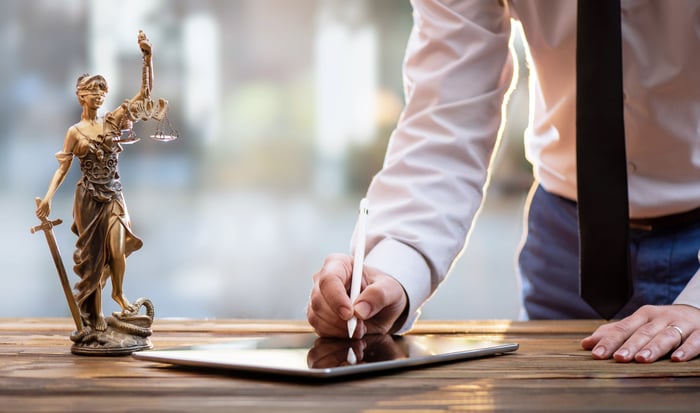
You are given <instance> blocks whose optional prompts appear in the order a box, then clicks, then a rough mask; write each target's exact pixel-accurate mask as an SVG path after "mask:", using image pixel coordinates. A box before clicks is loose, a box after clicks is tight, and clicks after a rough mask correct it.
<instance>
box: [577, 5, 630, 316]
mask: <svg viewBox="0 0 700 413" xmlns="http://www.w3.org/2000/svg"><path fill="white" fill-rule="evenodd" d="M576 36H577V41H576V162H577V168H576V169H577V180H578V185H577V186H578V220H579V237H580V238H579V253H580V255H579V259H580V294H581V297H582V298H583V299H584V300H585V301H586V302H587V303H589V304H590V305H591V307H593V308H594V309H595V310H596V311H597V312H598V313H599V314H600V315H601V316H602V317H603V318H605V319H610V318H612V317H613V316H614V315H615V314H616V313H617V312H618V311H619V310H620V309H621V308H622V307H623V306H624V305H625V303H626V302H627V301H628V299H629V297H630V296H631V293H632V283H631V280H630V277H629V244H628V228H629V205H628V199H627V170H626V168H627V161H626V157H625V140H624V137H625V126H624V118H623V106H622V105H623V103H622V96H623V95H622V35H621V32H620V2H619V1H614V0H600V1H596V0H579V1H578V31H577V35H576Z"/></svg>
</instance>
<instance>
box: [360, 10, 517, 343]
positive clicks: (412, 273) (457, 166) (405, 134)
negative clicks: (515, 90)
mask: <svg viewBox="0 0 700 413" xmlns="http://www.w3.org/2000/svg"><path fill="white" fill-rule="evenodd" d="M443 3H444V2H440V1H432V0H431V1H427V0H426V1H422V0H415V1H413V2H412V4H413V9H414V15H413V17H414V26H413V30H412V32H411V35H410V37H409V41H408V45H407V49H406V55H405V59H404V89H405V99H406V103H405V107H404V110H403V112H402V114H401V117H400V120H399V123H398V125H397V127H396V129H395V130H394V132H393V133H392V136H391V138H390V140H389V146H388V148H387V153H386V157H385V160H384V166H383V168H382V170H381V171H380V172H379V173H378V174H377V175H376V176H375V177H374V179H373V180H372V183H371V184H370V187H369V190H368V198H369V205H370V214H369V218H368V233H367V259H366V264H367V265H368V266H372V267H375V268H377V269H379V270H381V271H383V272H384V273H386V274H389V275H391V276H393V277H395V278H396V279H397V280H398V281H399V282H400V283H401V284H402V285H403V287H404V289H405V291H406V293H407V295H408V299H409V310H408V311H409V313H408V318H407V322H406V323H405V324H404V326H403V328H402V330H401V331H402V332H405V331H407V330H409V329H410V328H411V327H412V325H413V322H414V321H415V320H416V319H417V318H418V317H419V315H420V308H421V306H422V305H423V303H424V302H425V301H426V300H427V299H428V298H429V297H430V296H431V295H432V294H433V293H434V292H435V290H436V288H437V287H438V285H439V284H440V283H441V282H442V281H443V280H444V278H445V277H446V275H447V273H448V271H449V269H450V267H451V265H452V263H453V261H454V259H455V257H457V256H458V254H459V253H460V252H461V251H462V249H463V248H464V245H465V242H466V238H467V235H468V233H469V230H470V228H471V224H472V221H473V219H474V217H475V215H476V213H477V210H478V208H479V206H480V205H481V201H482V194H483V187H484V185H485V184H486V180H487V176H488V175H487V169H488V166H489V162H490V160H491V155H492V153H493V150H494V147H495V145H496V141H497V137H498V136H499V130H500V127H501V120H502V107H503V103H504V100H505V96H506V95H507V93H508V92H509V90H511V88H512V84H513V72H514V63H513V56H512V53H511V52H510V48H509V39H510V32H511V27H510V19H509V17H508V10H507V8H506V7H507V6H503V5H501V4H500V3H501V2H499V1H496V0H493V1H484V0H476V1H460V2H447V4H443Z"/></svg>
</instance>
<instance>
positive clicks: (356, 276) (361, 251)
mask: <svg viewBox="0 0 700 413" xmlns="http://www.w3.org/2000/svg"><path fill="white" fill-rule="evenodd" d="M367 206H368V201H367V198H362V200H361V201H360V213H359V216H358V218H357V234H355V256H354V261H353V264H352V280H351V282H350V302H351V303H352V305H353V306H354V305H355V300H357V297H358V296H359V295H360V286H361V285H362V268H363V267H364V265H365V264H364V262H365V238H366V237H367V215H368V214H369V209H368V207H367ZM356 327H357V318H355V316H354V315H353V316H352V318H351V319H349V320H348V337H350V338H352V335H353V334H354V333H355V328H356Z"/></svg>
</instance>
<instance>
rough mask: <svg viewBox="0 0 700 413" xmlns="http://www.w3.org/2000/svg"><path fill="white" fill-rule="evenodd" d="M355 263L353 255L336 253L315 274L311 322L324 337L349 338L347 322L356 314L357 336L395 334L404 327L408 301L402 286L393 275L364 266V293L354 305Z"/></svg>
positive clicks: (308, 313) (310, 302) (308, 316)
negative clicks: (352, 282) (401, 322)
mask: <svg viewBox="0 0 700 413" xmlns="http://www.w3.org/2000/svg"><path fill="white" fill-rule="evenodd" d="M352 265H353V260H352V257H350V256H348V255H341V254H333V255H329V256H328V257H327V258H326V260H325V261H324V263H323V267H321V269H320V270H319V271H318V272H317V273H316V274H314V276H313V281H314V285H313V288H312V290H311V297H310V300H309V305H308V308H307V312H306V316H307V319H308V320H309V324H311V326H312V327H313V328H314V330H315V331H316V333H317V334H318V335H320V336H321V337H347V336H348V327H347V321H348V320H349V319H350V318H352V316H353V315H355V316H356V317H357V328H356V329H355V334H354V336H353V337H355V338H361V337H363V336H364V335H365V334H391V333H395V332H396V330H398V329H399V328H400V327H401V326H400V325H398V324H400V323H397V321H398V320H399V318H400V317H401V316H402V313H403V311H404V309H405V308H406V305H407V302H408V299H407V298H406V293H405V292H404V289H403V287H402V286H401V284H400V283H399V282H398V281H397V280H396V279H395V278H393V277H391V276H390V275H387V274H384V273H382V272H381V271H379V270H377V269H374V268H372V267H368V266H365V268H364V270H363V272H362V292H361V293H360V295H359V296H358V297H357V300H356V301H355V305H354V307H353V305H352V303H351V302H350V297H349V295H348V291H349V289H350V281H351V278H352Z"/></svg>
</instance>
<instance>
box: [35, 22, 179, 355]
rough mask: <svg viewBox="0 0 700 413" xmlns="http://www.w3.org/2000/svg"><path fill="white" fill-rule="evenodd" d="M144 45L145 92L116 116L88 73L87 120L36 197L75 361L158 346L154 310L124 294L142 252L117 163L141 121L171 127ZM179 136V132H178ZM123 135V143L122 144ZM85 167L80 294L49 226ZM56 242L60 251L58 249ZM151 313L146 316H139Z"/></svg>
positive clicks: (79, 194)
mask: <svg viewBox="0 0 700 413" xmlns="http://www.w3.org/2000/svg"><path fill="white" fill-rule="evenodd" d="M138 45H139V48H140V49H141V53H142V55H143V74H142V82H141V89H140V90H139V92H138V93H137V94H136V95H135V96H134V97H133V98H131V99H127V100H125V101H124V103H122V104H121V105H120V106H119V107H118V108H117V109H115V110H113V111H112V112H109V113H107V114H106V115H104V116H103V117H99V116H98V114H97V111H98V109H99V108H100V107H101V106H102V104H103V103H104V100H105V95H106V94H107V91H108V88H107V82H106V81H105V79H104V78H103V77H102V76H100V75H94V76H90V75H87V74H84V75H82V76H80V77H79V78H78V81H77V84H76V95H77V97H78V102H79V103H80V105H81V106H82V108H83V111H82V114H81V116H80V121H79V122H78V123H76V124H75V125H73V126H71V127H70V128H69V129H68V132H67V133H66V136H65V140H64V143H63V150H61V151H60V152H58V153H57V154H56V158H57V159H58V164H59V166H58V169H57V170H56V172H55V173H54V175H53V178H52V179H51V182H50V184H49V188H48V191H47V192H46V195H45V196H44V198H43V199H39V198H37V209H36V215H37V217H38V218H39V219H40V220H41V221H42V225H39V226H37V227H35V228H34V229H33V231H32V232H34V231H35V230H37V229H42V230H44V231H45V232H46V236H47V239H49V238H51V239H49V247H50V249H51V252H52V255H53V256H54V261H55V263H56V267H57V268H58V270H59V276H60V277H61V282H62V284H63V286H64V292H65V293H66V298H67V299H68V301H69V307H71V312H72V315H73V319H74V321H75V323H76V327H77V330H76V331H75V332H74V333H73V334H72V336H71V340H72V341H73V342H74V344H73V346H72V348H71V351H72V352H73V353H75V354H88V355H89V354H97V355H104V354H130V353H132V352H134V351H138V350H143V349H147V348H150V347H151V343H150V340H149V338H148V337H149V336H150V335H151V328H150V327H151V324H152V322H153V314H154V312H153V305H152V303H151V302H150V300H148V299H146V298H141V299H138V300H136V301H134V302H130V301H129V300H128V299H127V297H126V295H125V294H124V291H123V289H122V283H123V280H124V273H125V270H126V258H127V257H128V256H129V254H131V253H132V252H134V251H136V250H138V249H139V248H141V246H142V245H143V243H142V241H141V240H140V239H139V238H138V237H137V236H136V235H135V234H134V233H133V231H132V229H131V222H130V220H129V213H128V211H127V208H126V203H125V201H124V196H123V195H122V185H121V182H120V181H119V171H118V169H117V162H118V159H119V153H120V152H121V151H122V150H123V147H122V144H125V143H133V142H135V141H137V140H138V139H137V138H135V136H134V134H133V130H132V127H133V123H134V122H137V121H139V120H144V121H145V120H148V119H155V120H158V121H161V122H162V121H163V120H164V119H166V120H167V118H166V116H165V113H166V110H167V104H168V103H167V101H166V100H164V99H159V101H158V102H157V103H156V102H153V101H152V100H151V87H152V85H153V66H152V63H151V62H152V53H151V43H150V42H149V40H148V38H147V37H146V35H145V34H144V33H143V32H142V31H141V32H139V34H138ZM171 130H172V128H171ZM122 135H124V138H122ZM152 137H153V138H154V139H157V140H162V141H167V140H171V139H174V138H175V137H176V134H175V135H172V134H168V135H166V134H165V133H163V132H162V131H160V128H159V132H157V133H156V135H153V136H152ZM74 157H75V158H77V159H78V161H79V162H80V171H81V174H82V176H81V178H80V180H79V181H78V184H77V187H76V190H75V200H74V204H73V220H74V222H73V225H72V227H71V230H72V231H73V233H75V234H76V235H77V237H78V240H77V242H76V246H75V253H74V254H73V259H74V263H75V265H74V267H73V269H74V271H75V273H76V274H77V275H78V277H80V281H78V282H77V283H76V284H75V290H74V291H73V292H69V291H70V287H67V286H68V283H67V279H66V275H65V269H64V268H62V267H63V264H62V262H61V259H60V254H59V253H58V248H57V247H56V245H55V239H53V232H52V231H51V228H52V226H53V225H57V224H59V223H60V220H56V221H53V222H51V221H49V219H48V216H49V213H50V211H51V199H52V198H53V196H54V194H55V193H56V190H57V189H58V188H59V187H60V186H61V184H62V183H63V181H64V179H65V177H66V175H67V174H68V170H69V169H70V167H71V164H72V162H73V158H74ZM52 239H53V244H52ZM108 279H111V284H112V299H114V301H116V302H117V304H119V306H120V307H121V311H120V312H115V313H113V314H112V316H111V317H107V318H105V316H104V315H103V311H102V290H103V288H104V287H105V284H106V283H107V280H108ZM141 307H144V308H145V311H146V314H139V309H140V308H141Z"/></svg>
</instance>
